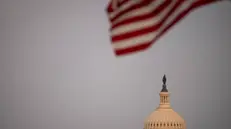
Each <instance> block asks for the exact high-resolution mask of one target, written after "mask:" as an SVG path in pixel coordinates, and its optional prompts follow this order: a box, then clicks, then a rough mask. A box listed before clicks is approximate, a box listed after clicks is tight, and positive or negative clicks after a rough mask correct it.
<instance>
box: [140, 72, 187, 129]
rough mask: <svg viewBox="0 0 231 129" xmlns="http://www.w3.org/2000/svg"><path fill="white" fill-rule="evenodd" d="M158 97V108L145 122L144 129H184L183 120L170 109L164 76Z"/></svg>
mask: <svg viewBox="0 0 231 129" xmlns="http://www.w3.org/2000/svg"><path fill="white" fill-rule="evenodd" d="M159 95H160V104H159V107H157V108H156V110H155V111H154V112H152V113H151V114H150V115H149V116H148V118H147V119H146V120H145V123H144V129H186V124H185V121H184V119H183V118H182V117H181V116H180V115H179V114H178V113H177V112H175V111H174V110H173V109H172V108H171V105H170V98H169V92H168V89H167V87H166V76H165V75H164V77H163V86H162V90H161V92H160V94H159Z"/></svg>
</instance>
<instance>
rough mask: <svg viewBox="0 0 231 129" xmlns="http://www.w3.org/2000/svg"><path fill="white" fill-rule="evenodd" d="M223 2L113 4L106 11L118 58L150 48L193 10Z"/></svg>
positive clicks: (125, 0) (115, 0)
mask: <svg viewBox="0 0 231 129" xmlns="http://www.w3.org/2000/svg"><path fill="white" fill-rule="evenodd" d="M217 1H221V0H111V1H110V2H109V4H108V6H107V8H106V12H107V17H108V19H109V23H110V30H109V31H110V35H111V42H112V47H113V50H114V52H115V54H116V56H121V55H127V54H131V53H135V52H138V51H142V50H145V49H147V48H149V47H150V46H151V45H152V44H153V43H155V42H156V40H157V39H158V38H160V37H161V36H162V35H163V34H164V33H165V32H166V31H168V30H169V29H170V28H171V27H172V26H174V25H175V24H176V23H177V22H179V21H180V20H181V19H182V18H184V17H185V16H186V15H187V14H189V13H190V12H191V11H192V10H193V9H195V8H198V7H200V6H203V5H208V4H210V3H214V2H217Z"/></svg>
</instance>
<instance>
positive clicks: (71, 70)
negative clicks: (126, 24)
mask: <svg viewBox="0 0 231 129" xmlns="http://www.w3.org/2000/svg"><path fill="white" fill-rule="evenodd" d="M107 3H108V0H97V1H96V0H81V1H80V0H1V1H0V128H1V129H90V128H94V129H108V128H110V129H142V128H143V122H144V120H145V118H146V117H147V116H148V115H149V114H150V113H151V112H152V111H153V110H154V109H155V108H156V107H157V106H158V104H159V92H160V90H161V85H162V76H163V75H164V74H166V75H167V87H168V89H169V91H170V92H171V104H172V107H173V108H174V109H175V111H177V112H178V113H179V114H180V115H181V116H183V118H184V119H185V120H186V122H187V129H216V128H217V129H218V128H220V127H222V129H229V126H228V125H229V124H230V122H231V121H230V120H229V114H230V110H229V109H230V108H231V106H230V104H229V102H230V96H229V94H230V93H229V89H230V88H229V87H230V86H231V85H230V80H231V68H230V66H231V58H230V55H231V51H230V49H231V35H230V34H231V26H230V23H231V15H230V12H231V3H229V2H223V3H219V4H212V5H209V6H206V7H204V8H200V9H197V10H196V11H194V12H193V13H191V14H190V15H189V16H187V17H186V18H185V19H184V20H183V21H181V22H180V23H179V24H177V25H176V26H174V28H173V29H171V30H170V31H169V32H168V33H167V34H166V35H164V36H163V37H162V38H161V39H160V40H158V42H156V44H154V45H153V46H152V47H151V48H150V49H148V50H146V51H144V52H141V53H138V54H133V55H129V56H124V57H120V58H117V57H115V55H114V53H113V50H112V47H111V44H110V37H109V32H108V29H109V23H108V21H107V17H106V13H105V7H106V5H107Z"/></svg>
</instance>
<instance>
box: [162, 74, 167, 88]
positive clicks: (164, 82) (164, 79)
mask: <svg viewBox="0 0 231 129" xmlns="http://www.w3.org/2000/svg"><path fill="white" fill-rule="evenodd" d="M166 80H167V79H166V76H165V75H164V76H163V79H162V81H163V87H162V90H161V92H168V89H167V87H166Z"/></svg>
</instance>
